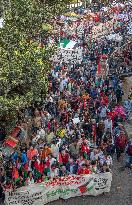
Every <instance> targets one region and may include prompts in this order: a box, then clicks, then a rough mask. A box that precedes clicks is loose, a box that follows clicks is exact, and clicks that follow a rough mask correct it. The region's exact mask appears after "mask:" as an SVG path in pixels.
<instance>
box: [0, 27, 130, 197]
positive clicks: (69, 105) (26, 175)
mask: <svg viewBox="0 0 132 205" xmlns="http://www.w3.org/2000/svg"><path fill="white" fill-rule="evenodd" d="M124 29H125V27H124ZM122 33H125V30H122ZM85 34H86V30H85ZM63 35H64V33H63ZM82 37H84V35H82ZM74 38H79V37H78V36H76V37H75V36H74ZM103 42H104V44H100V41H98V42H97V41H96V42H94V44H91V45H90V50H89V47H88V46H89V45H88V44H87V43H86V42H85V38H81V39H80V47H83V55H82V61H81V63H80V64H79V63H78V62H76V61H75V62H71V61H69V62H65V61H64V60H61V59H60V57H59V59H58V61H59V62H57V63H56V62H53V69H52V71H51V73H50V74H49V76H48V79H49V89H48V93H47V96H46V98H45V99H44V100H43V101H42V102H41V103H37V102H34V103H33V104H32V105H31V106H30V107H28V108H26V109H24V110H22V111H21V113H20V115H19V116H18V121H17V123H16V127H15V129H16V130H18V132H17V134H16V135H15V140H16V141H17V145H16V146H15V148H13V150H12V152H11V154H10V155H8V156H7V155H6V153H3V152H2V149H1V153H0V187H1V188H0V189H2V190H8V189H16V188H19V187H21V186H26V185H31V184H34V183H41V182H43V181H45V180H50V179H54V178H56V177H62V176H66V175H72V174H76V175H85V174H91V173H92V174H94V173H105V172H112V166H113V155H114V154H115V153H116V156H117V160H120V158H121V155H122V153H123V152H125V153H126V161H125V166H126V167H130V168H131V165H132V140H129V139H128V136H127V133H126V131H125V128H124V126H123V122H124V121H125V120H126V119H127V117H128V116H127V114H128V112H131V109H132V103H131V95H130V96H129V99H128V100H126V101H125V103H124V105H122V96H123V90H122V82H121V80H120V79H119V77H117V76H116V75H115V74H114V75H112V76H111V77H109V76H105V77H104V76H103V77H102V76H100V75H99V76H98V75H97V70H98V66H97V65H98V64H99V60H100V55H98V53H99V54H101V55H102V54H108V53H110V52H111V51H112V49H114V47H112V46H113V44H112V43H111V42H108V41H106V40H104V39H103ZM3 146H4V142H3ZM0 193H1V196H0V197H3V198H4V193H2V191H0Z"/></svg>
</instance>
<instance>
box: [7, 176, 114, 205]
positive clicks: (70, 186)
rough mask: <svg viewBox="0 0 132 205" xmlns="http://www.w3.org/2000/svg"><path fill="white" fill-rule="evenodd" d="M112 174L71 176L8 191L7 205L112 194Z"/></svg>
mask: <svg viewBox="0 0 132 205" xmlns="http://www.w3.org/2000/svg"><path fill="white" fill-rule="evenodd" d="M111 181H112V174H111V173H104V174H90V175H83V176H80V175H69V176H66V177H61V178H57V179H54V180H49V181H46V182H43V183H40V184H34V185H31V186H26V187H22V188H20V189H17V190H16V191H12V190H10V191H7V192H6V196H5V204H6V205H44V204H46V203H48V202H51V201H54V200H57V199H59V198H62V199H68V198H70V197H76V196H82V195H92V196H97V195H99V194H102V193H104V192H110V187H111Z"/></svg>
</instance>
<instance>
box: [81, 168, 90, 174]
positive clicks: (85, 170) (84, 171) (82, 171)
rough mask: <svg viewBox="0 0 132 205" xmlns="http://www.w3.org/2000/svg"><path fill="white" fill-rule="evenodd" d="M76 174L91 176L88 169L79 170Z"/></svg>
mask: <svg viewBox="0 0 132 205" xmlns="http://www.w3.org/2000/svg"><path fill="white" fill-rule="evenodd" d="M78 174H79V175H81V174H91V171H90V170H89V169H88V168H81V169H79V170H78Z"/></svg>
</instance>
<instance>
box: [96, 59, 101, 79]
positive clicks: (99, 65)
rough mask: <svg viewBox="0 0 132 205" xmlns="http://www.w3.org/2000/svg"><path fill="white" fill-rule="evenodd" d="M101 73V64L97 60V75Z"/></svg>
mask: <svg viewBox="0 0 132 205" xmlns="http://www.w3.org/2000/svg"><path fill="white" fill-rule="evenodd" d="M101 73H102V66H101V63H100V61H99V63H98V66H97V75H98V76H100V75H101Z"/></svg>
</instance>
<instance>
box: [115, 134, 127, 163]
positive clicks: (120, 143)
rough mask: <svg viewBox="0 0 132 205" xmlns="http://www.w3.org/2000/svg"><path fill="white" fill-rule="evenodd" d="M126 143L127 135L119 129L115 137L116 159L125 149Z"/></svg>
mask: <svg viewBox="0 0 132 205" xmlns="http://www.w3.org/2000/svg"><path fill="white" fill-rule="evenodd" d="M126 144H127V137H126V135H125V133H124V132H123V131H121V133H120V135H119V137H117V138H116V143H115V146H116V154H117V160H119V159H120V157H121V154H122V153H123V152H124V151H125V147H126Z"/></svg>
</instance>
